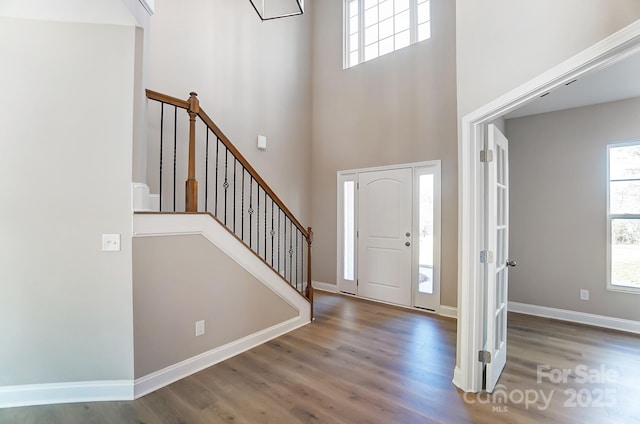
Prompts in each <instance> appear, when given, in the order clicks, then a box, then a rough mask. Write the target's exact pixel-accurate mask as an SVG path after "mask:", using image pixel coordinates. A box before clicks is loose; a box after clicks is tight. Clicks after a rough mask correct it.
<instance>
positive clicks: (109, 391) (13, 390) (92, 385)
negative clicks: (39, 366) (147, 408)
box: [0, 380, 133, 408]
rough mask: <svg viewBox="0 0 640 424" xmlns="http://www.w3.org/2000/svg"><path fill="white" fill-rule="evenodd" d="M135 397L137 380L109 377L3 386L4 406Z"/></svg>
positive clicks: (0, 399) (1, 399) (1, 404)
mask: <svg viewBox="0 0 640 424" xmlns="http://www.w3.org/2000/svg"><path fill="white" fill-rule="evenodd" d="M132 399H133V381H131V380H106V381H80V382H69V383H49V384H24V385H19V386H0V408H13V407H18V406H29V405H50V404H54V403H76V402H101V401H117V400H132Z"/></svg>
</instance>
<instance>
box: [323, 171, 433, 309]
mask: <svg viewBox="0 0 640 424" xmlns="http://www.w3.org/2000/svg"><path fill="white" fill-rule="evenodd" d="M423 167H433V168H435V169H436V171H437V174H438V176H439V178H438V179H437V183H438V187H437V194H438V200H439V202H438V205H439V208H440V209H439V210H438V211H436V212H437V214H436V215H435V216H434V217H435V218H437V219H439V220H440V222H439V230H438V236H439V237H438V238H437V240H435V239H434V248H436V249H437V252H438V254H437V262H438V263H437V267H438V273H439V272H440V268H441V266H442V261H441V254H442V252H441V250H442V237H441V231H442V229H441V227H442V217H441V208H442V191H441V190H442V188H441V185H442V183H441V181H442V161H441V160H440V159H436V160H430V161H423V162H411V163H402V164H394V165H384V166H373V167H368V168H356V169H346V170H341V171H338V172H337V174H336V176H337V178H336V184H337V186H336V189H337V191H336V196H337V215H336V245H337V249H336V287H337V291H338V292H339V293H349V294H350V295H354V296H358V295H357V290H356V294H353V293H351V292H350V291H347V292H342V291H341V282H342V278H341V274H342V272H343V269H342V265H341V264H342V258H343V255H344V251H343V247H342V243H341V240H342V235H341V230H342V227H341V225H340V220H341V218H342V208H343V200H342V199H341V198H340V193H341V192H342V191H341V190H342V188H341V186H340V185H341V183H342V182H344V181H351V179H349V178H345V177H347V176H350V175H354V176H355V179H354V180H353V181H356V184H357V182H358V174H361V173H365V172H377V171H390V170H395V169H406V168H411V184H412V187H413V185H414V184H415V169H416V168H423ZM413 188H415V187H413ZM356 193H357V188H356ZM414 195H415V190H412V199H413V197H414ZM413 200H415V199H413ZM414 207H415V204H414V202H412V205H411V214H412V223H411V224H412V228H413V227H414V224H415V219H414V218H415V217H414V216H413V215H414V209H415V208H414ZM355 212H356V228H357V216H358V202H356V208H355ZM412 231H413V230H412ZM414 233H415V232H414ZM436 242H437V245H436ZM355 244H356V258H355V277H356V279H357V278H358V259H357V257H358V254H357V246H358V242H357V238H356V243H355ZM435 259H436V257H434V260H435ZM413 262H414V257H413V255H412V259H411V263H412V266H413ZM434 275H435V274H434ZM414 277H415V278H414ZM415 284H417V276H413V275H412V278H411V305H410V306H407V307H408V308H411V309H417V308H416V307H415V306H413V304H414V303H415V287H414V286H415ZM441 284H442V282H441V281H440V278H438V280H437V293H436V291H435V290H434V295H436V296H438V306H437V308H436V309H435V310H434V311H433V312H435V313H439V312H440V308H441V305H440V296H441ZM358 297H359V296H358ZM370 300H371V299H370ZM397 306H400V305H397ZM418 309H419V308H418Z"/></svg>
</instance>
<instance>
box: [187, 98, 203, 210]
mask: <svg viewBox="0 0 640 424" xmlns="http://www.w3.org/2000/svg"><path fill="white" fill-rule="evenodd" d="M189 96H190V97H189V100H187V101H188V102H189V109H188V110H187V112H188V113H189V173H188V176H187V181H186V183H185V197H186V198H185V211H186V212H198V181H196V115H197V114H198V113H199V112H200V102H199V101H198V97H197V96H198V94H197V93H194V92H191V93H189Z"/></svg>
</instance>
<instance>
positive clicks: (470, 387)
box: [453, 21, 640, 392]
mask: <svg viewBox="0 0 640 424" xmlns="http://www.w3.org/2000/svg"><path fill="white" fill-rule="evenodd" d="M638 52H640V21H636V22H634V23H632V24H631V25H629V26H627V27H625V28H623V29H621V30H620V31H618V32H616V33H614V34H612V35H610V36H609V37H607V38H606V39H604V40H602V41H600V42H598V43H597V44H594V45H593V46H592V47H590V48H588V49H587V50H585V51H583V52H581V53H579V54H577V55H575V56H573V57H571V58H570V59H568V60H567V61H565V62H563V63H561V64H559V65H558V66H556V67H555V68H552V69H550V70H548V71H546V72H545V73H543V74H540V75H539V76H537V77H535V78H534V79H532V80H530V81H528V82H526V83H525V84H523V85H521V86H520V87H518V88H515V89H514V90H512V91H510V92H508V93H506V94H505V95H504V96H502V97H500V98H497V99H495V100H493V101H492V102H490V103H488V104H486V105H485V106H483V107H481V108H479V109H477V110H475V111H474V112H472V113H470V114H468V115H465V116H464V117H463V118H462V122H461V126H460V138H459V143H458V152H459V154H458V159H459V160H458V171H459V174H458V181H459V186H458V187H459V191H458V196H459V201H458V332H457V333H458V336H457V341H458V343H457V350H458V352H457V356H456V367H455V369H454V372H453V383H454V384H455V385H456V386H457V387H458V388H460V389H461V390H463V391H465V392H478V391H480V390H482V366H481V363H480V362H479V361H478V351H479V350H481V349H483V342H484V341H483V337H482V335H483V331H484V329H483V321H484V311H483V308H482V306H483V304H484V297H483V292H482V284H481V283H482V281H483V279H484V277H485V275H484V273H483V272H482V271H483V270H484V269H483V267H481V266H480V265H482V264H480V261H479V257H478V256H479V255H478V253H479V252H480V251H481V250H482V249H483V248H484V246H485V240H484V235H485V229H484V225H485V221H484V216H483V214H484V208H483V203H484V196H483V192H484V179H483V176H484V173H483V172H482V167H481V163H480V161H479V152H480V150H482V148H483V144H484V129H485V127H486V126H487V125H488V124H489V123H490V122H492V121H494V120H496V119H497V118H500V117H501V116H504V115H505V114H507V113H509V112H511V111H513V110H515V109H517V108H519V107H520V106H522V105H524V104H525V103H527V102H529V101H533V100H535V99H536V98H538V97H540V96H541V95H543V94H545V93H547V92H550V91H553V90H554V89H555V88H557V87H561V86H563V85H565V84H566V83H568V82H570V81H572V80H574V79H579V78H581V77H582V76H583V75H585V74H587V73H589V72H592V71H594V70H598V69H602V68H605V67H607V66H609V65H610V64H612V63H614V62H616V61H618V60H622V59H624V58H625V57H628V56H629V55H630V54H635V53H638Z"/></svg>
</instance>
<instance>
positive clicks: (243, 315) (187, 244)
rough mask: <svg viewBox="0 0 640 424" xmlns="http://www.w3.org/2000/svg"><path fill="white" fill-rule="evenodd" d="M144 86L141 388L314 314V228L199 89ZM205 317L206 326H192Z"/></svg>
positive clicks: (138, 323) (137, 277)
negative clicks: (229, 133) (173, 92)
mask: <svg viewBox="0 0 640 424" xmlns="http://www.w3.org/2000/svg"><path fill="white" fill-rule="evenodd" d="M146 93H147V98H148V104H147V111H148V118H149V119H148V121H149V127H148V141H147V144H148V148H147V185H148V187H146V185H144V184H142V186H144V187H146V190H147V191H146V193H147V195H140V196H139V193H141V192H140V191H136V185H135V184H134V204H136V203H142V204H145V203H146V204H147V207H146V208H145V207H143V209H146V210H145V211H136V212H135V215H134V220H133V233H134V239H133V277H134V284H133V287H134V296H133V300H134V334H135V335H136V336H135V338H134V339H135V346H134V348H135V349H134V350H135V367H134V368H135V377H136V380H135V385H134V393H135V397H136V398H137V397H140V396H143V395H144V394H146V393H149V392H151V391H153V390H156V389H158V388H160V387H163V386H165V385H167V384H169V383H171V382H173V381H176V380H178V379H180V378H183V377H185V376H187V375H189V374H192V373H194V372H197V371H198V370H200V369H203V368H206V367H208V366H211V365H213V364H215V363H217V362H220V361H221V360H224V359H226V358H228V357H230V356H233V355H235V354H238V353H240V352H242V351H245V350H247V349H250V348H252V347H254V346H257V345H259V344H261V343H264V342H265V341H267V340H270V339H272V338H274V337H277V336H279V335H281V334H285V333H286V332H288V331H291V330H293V329H295V328H298V327H300V326H302V325H305V324H307V323H309V322H310V321H311V320H312V319H313V288H312V286H311V284H310V282H311V281H312V280H311V241H312V240H311V239H312V235H313V233H312V231H311V228H305V227H304V226H303V225H302V224H301V223H300V221H299V220H298V219H296V217H295V216H294V215H293V214H292V213H291V211H290V210H289V209H288V208H287V207H286V205H285V204H284V203H283V202H282V200H281V199H280V198H279V197H278V196H277V195H276V194H275V192H274V191H273V190H272V189H271V187H269V185H268V184H267V183H266V182H265V181H264V179H263V178H262V177H261V176H260V175H259V174H258V173H257V172H256V170H255V169H254V168H253V167H252V166H251V165H250V164H249V163H248V161H247V160H246V158H245V157H244V156H242V154H241V153H240V152H239V151H238V149H237V148H236V147H235V146H234V145H233V144H232V143H231V142H230V141H229V139H228V138H227V137H226V136H225V135H224V133H223V132H222V131H221V130H220V129H219V128H218V126H217V125H216V124H215V123H214V122H213V120H212V119H211V118H210V117H209V115H207V113H206V112H205V111H204V110H203V109H202V108H201V107H200V104H199V101H198V98H197V96H196V94H195V93H190V97H189V98H188V99H187V100H181V99H178V98H175V97H171V96H168V95H166V94H162V93H158V92H155V91H151V90H147V92H146ZM183 181H184V182H183ZM142 192H144V190H143V191H142ZM149 192H151V193H156V194H155V195H153V196H148V193H149ZM145 197H148V198H147V199H143V200H142V201H141V202H140V200H139V199H140V198H145ZM199 320H202V321H201V322H202V325H203V327H204V325H205V321H206V326H207V328H208V332H207V334H206V335H204V336H203V337H198V334H197V331H196V334H195V336H194V334H193V328H192V325H193V323H194V322H196V326H197V321H199ZM190 327H191V328H190Z"/></svg>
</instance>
